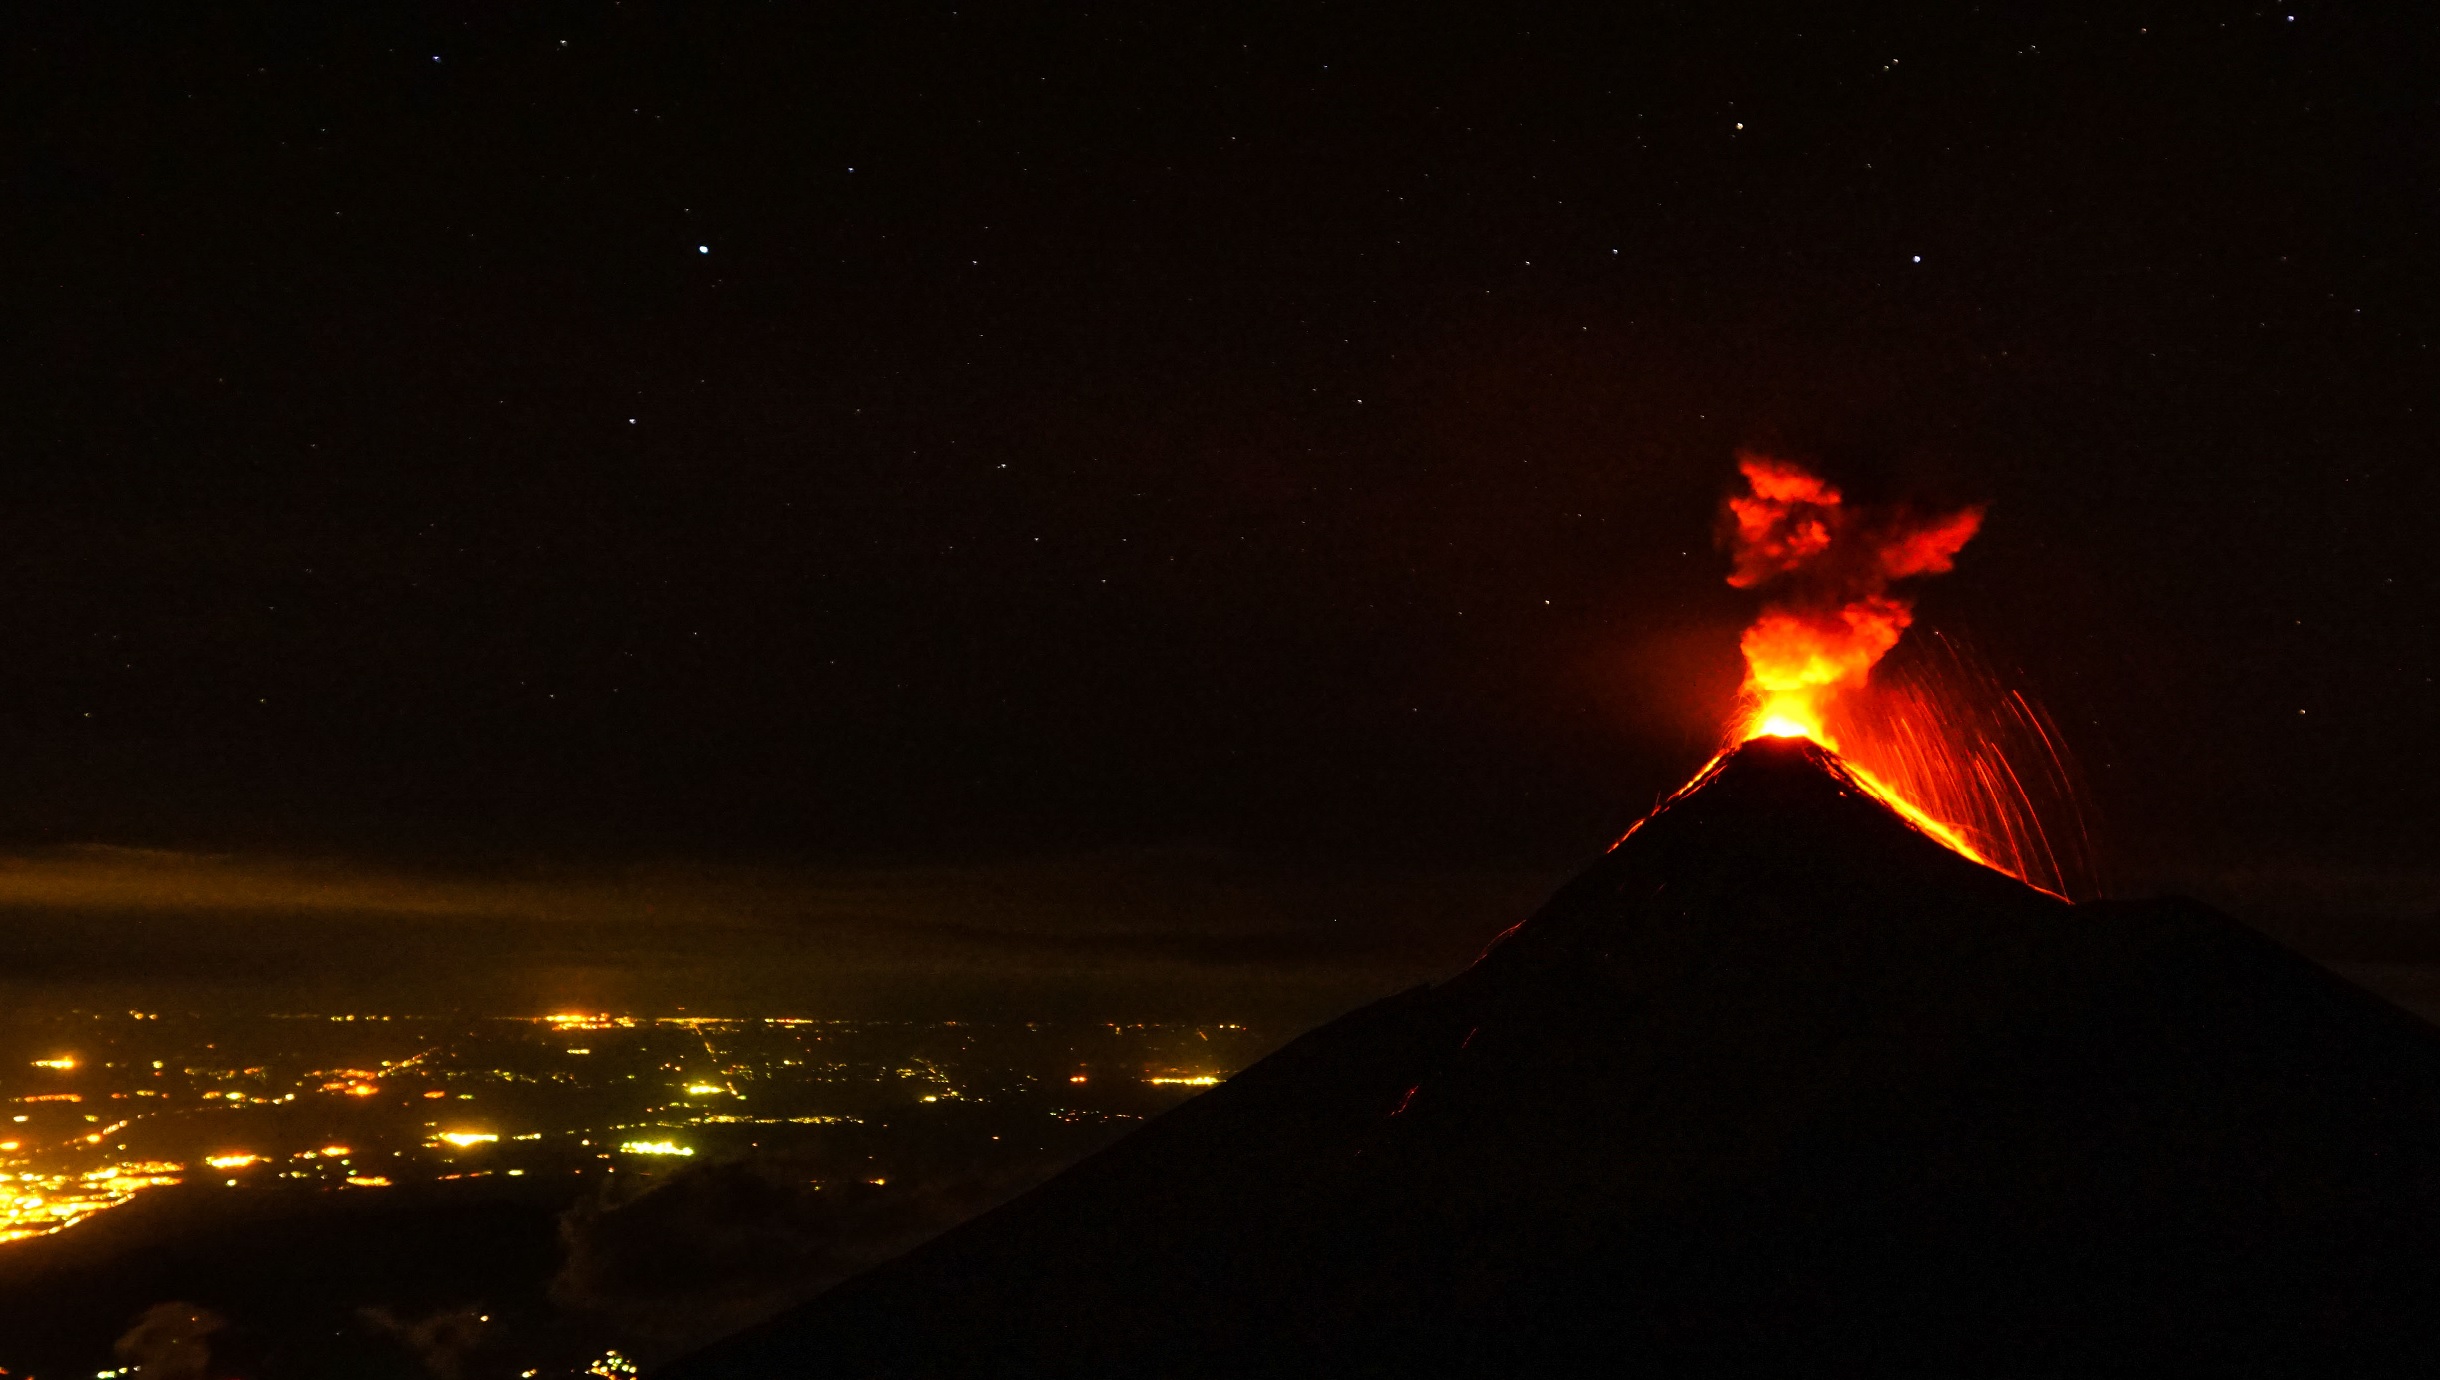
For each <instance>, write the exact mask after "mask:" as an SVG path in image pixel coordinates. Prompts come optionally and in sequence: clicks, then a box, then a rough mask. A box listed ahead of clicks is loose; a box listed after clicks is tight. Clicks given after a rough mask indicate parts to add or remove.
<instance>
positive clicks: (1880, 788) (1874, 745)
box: [1723, 454, 2090, 895]
mask: <svg viewBox="0 0 2440 1380" xmlns="http://www.w3.org/2000/svg"><path fill="white" fill-rule="evenodd" d="M1737 468H1738V471H1739V472H1740V473H1741V474H1742V475H1743V476H1744V478H1745V482H1746V486H1747V491H1746V492H1745V493H1742V494H1736V495H1733V496H1731V497H1730V498H1729V500H1728V511H1727V521H1726V522H1725V523H1724V524H1723V539H1724V542H1725V544H1726V545H1727V547H1728V548H1729V551H1730V554H1731V556H1732V558H1733V561H1734V566H1733V568H1732V569H1731V571H1730V573H1729V577H1728V582H1729V583H1730V584H1731V585H1734V586H1736V587H1737V588H1739V589H1751V590H1755V591H1757V592H1759V593H1761V594H1762V595H1763V596H1764V603H1763V608H1762V612H1761V614H1760V615H1759V616H1758V617H1757V618H1755V620H1754V622H1753V624H1752V626H1750V627H1748V628H1747V629H1746V630H1745V635H1744V637H1743V638H1742V639H1741V641H1740V645H1741V647H1742V649H1743V651H1744V653H1745V683H1744V685H1743V687H1742V688H1741V689H1740V691H1739V694H1738V703H1737V711H1736V715H1735V717H1734V719H1733V720H1732V721H1731V724H1730V729H1729V742H1730V744H1731V745H1732V746H1733V745H1734V744H1737V743H1742V742H1747V741H1750V740H1752V739H1755V738H1806V739H1810V740H1812V741H1813V742H1816V743H1819V744H1821V745H1822V746H1823V747H1825V748H1828V749H1830V750H1831V751H1833V752H1835V753H1837V754H1838V755H1839V757H1840V758H1841V759H1842V762H1843V765H1844V767H1845V769H1846V770H1847V772H1848V773H1849V774H1850V775H1851V776H1852V777H1853V778H1854V779H1855V780H1856V782H1857V783H1858V784H1859V785H1860V786H1861V787H1862V788H1863V789H1864V790H1866V791H1868V792H1870V793H1871V794H1872V795H1874V796H1876V797H1877V798H1879V799H1880V800H1881V801H1882V802H1883V803H1884V804H1886V805H1888V806H1889V807H1890V808H1891V809H1894V810H1896V811H1897V812H1898V813H1899V814H1900V815H1902V816H1904V817H1905V818H1906V819H1907V820H1909V821H1910V822H1912V823H1913V824H1914V825H1915V826H1916V827H1917V828H1919V829H1921V830H1923V831H1924V832H1925V833H1928V834H1930V835H1932V836H1933V837H1934V838H1937V839H1939V840H1940V841H1941V842H1942V843H1945V844H1947V845H1948V846H1949V847H1951V848H1953V849H1955V850H1957V851H1958V852H1960V853H1963V854H1965V855H1966V856H1967V857H1969V858H1972V859H1974V860H1975V861H1976V862H1980V863H1983V864H1985V865H1986V866H1990V867H1995V868H1998V869H1999V870H2000V871H2003V872H2006V873H2007V874H2008V875H2010V876H2012V877H2015V878H2017V879H2018V880H2019V881H2023V882H2026V883H2029V884H2031V885H2035V886H2039V887H2041V888H2043V889H2044V890H2046V891H2050V892H2053V893H2056V894H2059V895H2069V894H2074V893H2075V892H2076V891H2079V890H2084V891H2089V890H2090V888H2089V885H2085V886H2079V885H2078V883H2079V882H2081V881H2083V878H2082V876H2081V874H2082V873H2083V872H2084V871H2086V870H2088V864H2086V862H2085V860H2084V859H2083V857H2082V854H2081V851H2080V850H2077V849H2072V848H2069V849H2062V848H2061V847H2060V846H2057V845H2054V844H2053V842H2052V838H2051V834H2050V831H2049V830H2048V829H2047V828H2045V824H2044V819H2043V813H2044V811H2043V808H2042V807H2041V806H2040V805H2037V804H2036V802H2035V800H2034V794H2035V791H2034V790H2032V789H2029V788H2028V785H2027V775H2028V768H2020V767H2019V766H2018V765H2017V764H2016V763H2015V762H2014V761H2012V760H2011V753H2010V750H2009V746H2008V745H2007V744H2004V743H2003V741H2002V739H2003V738H2006V739H2009V740H2012V741H2013V743H2014V744H2015V745H2016V747H2017V749H2018V751H2019V752H2020V753H2026V752H2029V753H2031V754H2032V755H2033V756H2034V757H2036V758H2037V759H2038V760H2037V761H2036V762H2035V763H2034V764H2032V767H2031V769H2032V770H2034V771H2035V773H2036V776H2035V779H2036V781H2037V783H2038V785H2039V786H2040V787H2042V788H2044V789H2043V791H2042V793H2043V794H2044V795H2045V796H2046V797H2047V801H2046V803H2048V804H2049V805H2050V807H2051V809H2052V810H2053V811H2054V812H2056V811H2065V812H2068V813H2073V811H2074V808H2075V802H2074V800H2073V798H2072V793H2071V792H2070V791H2069V790H2068V789H2067V788H2066V780H2067V776H2068V773H2067V769H2066V764H2065V761H2064V759H2063V757H2062V756H2061V754H2060V752H2059V749H2058V746H2057V742H2056V739H2055V737H2054V736H2053V735H2052V733H2051V732H2050V729H2049V725H2048V724H2047V723H2046V722H2045V720H2044V718H2043V716H2042V715H2041V714H2040V713H2039V712H2038V711H2037V710H2035V709H2034V708H2033V706H2032V705H2031V704H2030V703H2029V702H2028V701H2027V700H2026V699H2025V698H2024V696H2023V695H2022V693H2021V692H2012V693H2009V694H2007V695H2005V696H2001V697H1999V698H1998V703H1999V705H2000V709H1999V712H1998V714H1997V715H1996V716H1994V715H1992V714H1990V713H1989V712H1987V711H1986V712H1984V713H1982V714H1977V713H1976V712H1975V709H1974V707H1972V706H1968V705H1965V704H1961V703H1957V702H1955V701H1956V699H1957V696H1956V694H1955V692H1956V690H1958V689H1960V688H1962V687H1961V686H1951V687H1948V689H1949V690H1950V693H1949V694H1945V695H1944V694H1942V693H1939V692H1938V691H1937V690H1936V689H1935V688H1934V687H1931V686H1927V685H1922V684H1906V685H1899V686H1894V687H1892V686H1884V685H1878V684H1875V683H1874V682H1873V679H1872V673H1873V669H1874V668H1875V667H1876V666H1878V665H1880V663H1881V660H1882V658H1883V657H1885V656H1887V655H1888V654H1889V652H1890V650H1891V649H1892V648H1894V647H1896V646H1897V645H1898V640H1899V638H1901V637H1902V636H1904V635H1905V633H1906V630H1907V628H1908V627H1910V626H1911V625H1912V624H1913V623H1914V620H1915V608H1914V601H1913V600H1912V598H1910V597H1909V596H1908V595H1907V594H1905V593H1904V592H1902V591H1900V590H1899V589H1897V588H1896V586H1898V585H1899V583H1900V582H1902V581H1908V580H1913V579H1917V578H1920V577H1923V576H1929V575H1940V574H1945V573H1947V572H1948V571H1949V570H1951V569H1952V568H1954V566H1955V564H1956V559H1957V553H1958V552H1959V551H1960V550H1962V549H1963V548H1964V546H1965V544H1966V543H1967V542H1969V541H1971V540H1973V538H1974V535H1975V533H1977V532H1979V531H1981V530H1982V520H1983V510H1982V509H1981V508H1980V507H1969V508H1961V509H1958V510H1956V511H1954V512H1946V513H1925V512H1919V511H1917V510H1915V509H1913V508H1911V507H1907V506H1904V505H1897V506H1891V507H1886V508H1872V507H1866V506H1860V505H1857V504H1854V503H1850V502H1849V501H1848V500H1847V498H1846V496H1845V495H1844V494H1843V493H1841V492H1840V490H1839V489H1838V487H1837V486H1836V485H1833V484H1830V483H1829V482H1827V481H1825V480H1823V479H1821V478H1820V477H1818V476H1816V475H1814V474H1813V473H1812V472H1810V471H1808V470H1806V469H1804V468H1803V467H1801V466H1799V465H1796V464H1794V463H1791V462H1789V461H1786V460H1780V459H1774V458H1772V457H1769V456H1763V455H1753V454H1748V455H1744V456H1741V457H1739V459H1738V462H1737ZM1974 688H1976V689H1982V690H1985V691H1986V697H1988V695H1987V690H1988V687H1987V686H1986V685H1976V686H1975V687H1974ZM1994 718H1996V720H1997V721H1996V722H1994V721H1993V720H1994ZM2077 833H2078V834H2079V835H2080V834H2081V828H2080V826H2077ZM2063 853H2064V856H2063Z"/></svg>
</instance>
